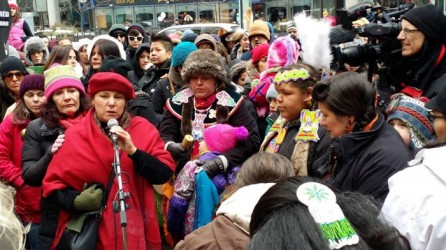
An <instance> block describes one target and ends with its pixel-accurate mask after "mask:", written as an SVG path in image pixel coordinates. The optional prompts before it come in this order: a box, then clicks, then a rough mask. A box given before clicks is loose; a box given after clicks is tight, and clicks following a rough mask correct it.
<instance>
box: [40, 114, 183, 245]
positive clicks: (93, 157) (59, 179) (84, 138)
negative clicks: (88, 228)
mask: <svg viewBox="0 0 446 250" xmlns="http://www.w3.org/2000/svg"><path fill="white" fill-rule="evenodd" d="M125 130H126V131H127V132H129V133H130V135H131V138H132V140H133V143H134V144H135V146H136V147H137V148H138V149H141V150H143V151H145V152H148V153H149V154H150V155H153V156H155V157H157V158H158V159H159V160H160V161H162V162H164V163H166V164H167V165H168V166H169V167H170V168H171V169H172V170H174V162H173V160H172V157H171V156H170V154H169V152H167V151H165V150H164V142H163V140H162V139H161V137H160V135H159V133H158V131H157V130H156V128H155V127H154V126H153V125H151V124H150V123H149V122H147V120H145V119H143V118H140V117H134V118H132V119H131V120H130V124H129V126H127V127H126V129H125ZM120 155H121V159H120V160H121V169H122V172H123V173H125V177H124V178H125V180H124V181H125V184H124V191H125V192H129V193H130V194H131V198H129V199H127V200H126V202H127V203H128V204H129V209H128V210H126V213H127V220H128V226H127V237H128V248H129V249H161V238H160V234H159V226H158V220H157V216H156V209H155V199H154V193H153V187H152V184H151V183H149V182H148V181H147V180H146V179H145V178H144V177H142V176H140V175H138V174H137V173H136V171H135V169H134V166H133V162H132V160H131V159H130V158H129V157H128V155H127V154H126V153H122V154H120ZM113 156H114V154H113V145H112V143H111V141H110V140H109V138H108V137H107V136H106V135H104V134H103V133H102V132H101V129H100V128H99V127H98V125H97V124H96V123H95V121H94V118H93V110H90V111H89V112H88V113H87V114H86V116H85V119H83V120H81V121H80V122H79V123H78V124H77V125H76V126H73V127H72V128H70V129H68V130H67V131H66V133H65V142H64V144H63V146H62V147H61V148H60V149H59V151H58V152H57V153H55V154H54V157H53V159H52V161H51V163H50V165H49V166H48V170H47V173H46V175H45V178H44V180H43V185H42V188H43V196H44V197H48V196H49V195H51V194H52V193H53V192H54V191H55V190H60V189H64V188H73V189H75V190H78V191H82V189H83V184H84V183H102V184H103V185H104V186H105V187H106V186H107V183H108V179H109V177H110V174H111V171H112V167H111V164H112V162H113ZM67 159H70V160H67ZM117 191H118V183H117V181H116V179H115V180H114V183H113V185H112V187H111V190H110V195H109V198H108V201H107V207H106V209H105V210H104V212H103V214H102V220H101V224H100V226H99V240H98V243H97V245H96V249H115V239H116V240H117V244H118V245H117V249H122V247H123V243H122V231H121V230H120V228H121V226H120V219H119V214H115V213H114V212H113V209H112V208H113V206H112V202H113V200H114V198H115V194H116V193H117ZM69 219H70V214H69V213H67V212H66V211H62V212H61V213H60V217H59V223H58V229H57V233H56V237H55V240H54V242H53V245H52V249H54V248H55V246H56V245H57V244H58V242H59V240H60V237H61V236H62V233H63V231H64V230H65V227H66V223H67V222H68V221H69ZM115 226H116V228H117V229H118V230H117V231H116V235H115V231H114V228H115Z"/></svg>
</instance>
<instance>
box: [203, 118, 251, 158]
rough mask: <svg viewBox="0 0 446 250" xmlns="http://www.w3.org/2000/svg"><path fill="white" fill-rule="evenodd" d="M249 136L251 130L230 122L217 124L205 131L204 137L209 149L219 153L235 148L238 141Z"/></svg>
mask: <svg viewBox="0 0 446 250" xmlns="http://www.w3.org/2000/svg"><path fill="white" fill-rule="evenodd" d="M248 136H249V132H248V130H247V129H246V128H245V127H243V126H241V127H233V126H231V125H228V124H216V125H214V126H211V127H208V128H206V129H205V130H204V132H203V139H204V142H205V143H206V146H207V147H208V149H209V150H211V151H217V152H219V153H224V152H227V151H229V150H231V149H233V148H234V147H235V146H236V145H237V142H239V141H244V140H246V139H247V138H248Z"/></svg>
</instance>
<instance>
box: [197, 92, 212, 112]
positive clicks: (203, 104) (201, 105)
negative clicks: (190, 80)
mask: <svg viewBox="0 0 446 250" xmlns="http://www.w3.org/2000/svg"><path fill="white" fill-rule="evenodd" d="M216 95H217V93H213V94H212V95H210V96H208V97H206V98H196V97H195V108H196V109H205V108H209V107H210V106H211V105H212V104H213V103H214V101H215V98H216V97H215V96H216Z"/></svg>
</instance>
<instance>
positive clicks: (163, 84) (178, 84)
mask: <svg viewBox="0 0 446 250" xmlns="http://www.w3.org/2000/svg"><path fill="white" fill-rule="evenodd" d="M185 84H186V83H185V82H184V81H183V79H182V78H181V74H180V72H179V71H178V69H177V68H174V67H170V70H169V75H168V77H162V78H161V80H159V82H158V83H157V84H156V87H155V91H154V92H153V95H152V104H153V110H154V111H155V113H156V116H157V118H158V121H159V123H161V121H162V119H163V117H164V110H165V109H166V101H167V99H169V98H170V97H172V96H173V95H174V94H176V93H177V92H178V91H180V89H181V88H182V87H183V86H184V85H185Z"/></svg>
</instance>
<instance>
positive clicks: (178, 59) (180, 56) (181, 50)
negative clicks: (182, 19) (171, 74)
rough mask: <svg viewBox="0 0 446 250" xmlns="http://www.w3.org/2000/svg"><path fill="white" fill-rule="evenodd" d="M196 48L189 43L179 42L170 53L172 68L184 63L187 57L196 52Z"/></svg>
mask: <svg viewBox="0 0 446 250" xmlns="http://www.w3.org/2000/svg"><path fill="white" fill-rule="evenodd" d="M197 49H198V48H197V46H196V45H195V44H194V43H191V42H181V43H179V44H178V45H177V46H175V47H174V48H173V51H172V62H171V63H170V65H171V66H172V67H179V66H181V65H183V63H184V61H186V58H187V56H188V55H189V54H190V53H191V52H194V51H195V50H197Z"/></svg>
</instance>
